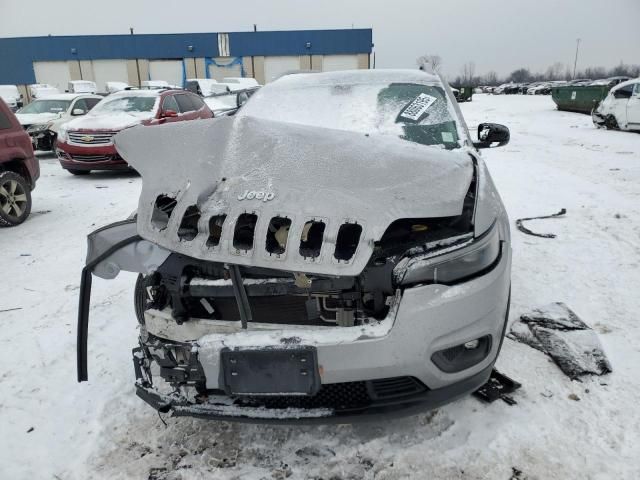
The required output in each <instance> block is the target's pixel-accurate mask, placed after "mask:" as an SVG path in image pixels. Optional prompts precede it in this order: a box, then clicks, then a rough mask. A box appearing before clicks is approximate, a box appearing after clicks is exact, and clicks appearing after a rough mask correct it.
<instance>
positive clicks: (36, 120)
mask: <svg viewBox="0 0 640 480" xmlns="http://www.w3.org/2000/svg"><path fill="white" fill-rule="evenodd" d="M61 116H62V115H61V114H58V113H16V118H17V119H18V121H19V122H20V125H37V124H40V123H47V122H50V121H51V120H55V119H58V118H60V117H61Z"/></svg>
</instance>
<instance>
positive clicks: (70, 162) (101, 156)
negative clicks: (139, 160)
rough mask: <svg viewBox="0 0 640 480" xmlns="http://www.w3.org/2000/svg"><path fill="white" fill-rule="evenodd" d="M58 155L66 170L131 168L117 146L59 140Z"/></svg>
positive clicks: (57, 145)
mask: <svg viewBox="0 0 640 480" xmlns="http://www.w3.org/2000/svg"><path fill="white" fill-rule="evenodd" d="M56 156H57V157H58V161H59V162H60V165H61V166H62V168H64V169H66V170H130V169H131V167H129V165H128V164H127V162H125V161H124V159H122V157H120V155H119V154H118V152H117V151H116V148H115V146H113V145H105V146H86V147H85V146H81V145H73V144H70V143H66V142H61V141H59V140H58V142H57V143H56Z"/></svg>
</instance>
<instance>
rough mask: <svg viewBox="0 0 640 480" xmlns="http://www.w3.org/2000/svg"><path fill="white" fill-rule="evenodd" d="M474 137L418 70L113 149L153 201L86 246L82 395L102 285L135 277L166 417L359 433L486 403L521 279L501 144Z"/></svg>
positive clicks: (305, 80) (292, 83)
mask: <svg viewBox="0 0 640 480" xmlns="http://www.w3.org/2000/svg"><path fill="white" fill-rule="evenodd" d="M478 136H479V141H478V142H475V143H474V142H472V140H471V138H470V136H469V132H468V130H467V127H466V125H465V123H464V120H463V118H462V115H461V113H460V111H459V109H458V107H457V104H456V102H455V100H454V98H453V96H452V94H451V91H450V90H449V87H448V86H447V85H446V83H443V82H442V81H441V79H440V78H439V77H437V76H434V75H430V74H427V73H425V72H421V71H411V70H387V71H385V70H370V71H347V72H333V73H318V74H313V73H312V74H295V75H288V76H285V77H282V78H280V79H279V80H277V81H275V82H273V83H270V84H269V85H267V86H265V87H263V88H262V89H261V90H260V91H258V92H257V93H256V94H255V95H253V97H252V98H251V99H250V100H249V101H248V102H247V103H246V104H245V105H244V106H243V107H242V109H241V110H240V111H239V113H238V114H237V115H235V116H233V117H223V118H219V119H212V120H203V121H201V122H185V123H182V124H171V125H163V126H159V127H157V128H138V127H135V128H131V129H127V130H125V131H123V132H121V133H119V134H118V135H117V136H116V137H115V145H116V148H117V149H118V152H119V153H120V154H121V155H122V156H123V157H124V158H126V159H127V161H129V162H130V163H131V165H132V166H133V167H134V168H135V169H136V170H137V171H138V172H140V174H141V175H142V179H143V181H142V183H143V186H142V193H141V196H140V201H139V205H138V210H137V215H136V216H135V217H132V218H131V219H129V220H125V221H122V222H118V223H115V224H112V225H109V226H106V227H103V228H101V229H99V230H97V231H95V232H93V233H91V234H90V235H89V238H88V243H89V247H88V254H87V263H86V267H85V268H84V270H83V273H82V285H81V294H80V307H79V315H78V380H79V381H83V380H86V379H87V341H88V340H87V336H88V312H89V304H90V293H91V279H92V276H93V275H96V276H98V277H101V278H114V277H115V276H116V275H118V273H119V272H120V271H121V270H125V271H130V272H138V273H139V274H140V275H139V277H138V281H137V284H136V288H135V311H136V314H137V318H138V322H139V323H140V336H139V346H137V347H136V348H134V350H133V362H134V367H135V374H136V384H135V385H136V390H137V394H138V395H139V396H140V397H141V398H142V399H143V400H145V401H146V402H148V403H149V404H150V405H151V406H153V407H154V408H155V409H157V410H159V411H162V412H168V411H171V412H172V413H173V414H174V415H190V416H197V417H204V418H212V419H225V420H238V421H242V420H243V421H279V422H293V421H302V422H308V421H320V422H323V421H325V422H326V421H337V422H350V421H353V420H355V419H356V418H367V417H372V416H375V415H377V414H385V415H386V414H392V413H400V414H409V413H414V412H416V411H419V410H420V409H428V408H433V407H435V406H438V405H441V404H443V403H446V402H449V401H452V400H453V399H455V398H458V397H460V396H462V395H465V394H467V393H469V392H471V391H473V390H475V389H476V388H478V387H479V386H480V385H482V384H483V383H484V382H486V380H487V379H488V377H489V375H490V372H491V369H492V367H493V364H494V362H495V361H496V357H497V356H498V352H499V351H500V347H501V345H502V338H503V335H504V330H505V325H506V320H507V315H508V309H509V292H510V267H511V247H510V239H509V226H508V220H507V216H506V213H505V210H504V207H503V205H502V203H501V201H500V197H499V196H498V193H497V192H496V190H495V187H494V185H493V183H492V181H491V178H490V176H489V173H488V171H487V169H486V167H485V165H484V163H483V162H482V159H481V158H480V156H479V154H478V148H485V147H489V146H494V145H503V144H505V143H507V142H508V140H509V131H508V129H507V128H506V127H503V126H501V125H497V124H481V125H480V126H479V127H478ZM176 139H180V140H179V141H176ZM176 159H183V160H181V161H176Z"/></svg>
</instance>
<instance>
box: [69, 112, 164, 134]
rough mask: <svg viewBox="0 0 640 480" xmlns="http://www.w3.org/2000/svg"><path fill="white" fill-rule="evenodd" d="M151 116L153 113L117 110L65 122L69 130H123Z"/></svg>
mask: <svg viewBox="0 0 640 480" xmlns="http://www.w3.org/2000/svg"><path fill="white" fill-rule="evenodd" d="M152 118H153V113H149V114H148V115H130V114H128V113H124V112H119V113H113V114H108V115H91V114H87V115H85V116H83V117H80V118H76V119H75V120H72V121H70V122H69V123H67V124H66V127H67V129H69V130H112V131H114V130H116V131H117V130H124V129H125V128H129V127H133V126H135V125H139V124H141V123H142V122H143V121H145V120H150V119H152Z"/></svg>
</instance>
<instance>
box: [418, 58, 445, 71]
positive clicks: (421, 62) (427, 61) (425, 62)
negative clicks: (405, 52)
mask: <svg viewBox="0 0 640 480" xmlns="http://www.w3.org/2000/svg"><path fill="white" fill-rule="evenodd" d="M416 63H417V64H418V66H419V67H420V69H421V70H424V69H425V68H426V67H427V66H428V67H429V68H430V69H431V70H434V71H436V70H438V68H439V67H440V65H442V57H441V56H440V55H429V54H426V55H422V56H421V57H418V59H417V60H416Z"/></svg>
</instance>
